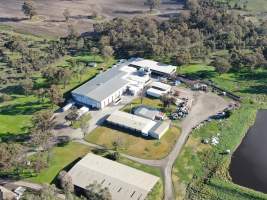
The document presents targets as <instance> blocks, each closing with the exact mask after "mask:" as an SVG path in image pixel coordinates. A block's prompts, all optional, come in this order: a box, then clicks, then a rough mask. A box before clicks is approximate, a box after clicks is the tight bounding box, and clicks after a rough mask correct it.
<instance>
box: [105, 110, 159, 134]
mask: <svg viewBox="0 0 267 200" xmlns="http://www.w3.org/2000/svg"><path fill="white" fill-rule="evenodd" d="M107 122H108V123H110V124H113V125H117V126H120V127H122V128H126V129H130V130H132V131H135V132H138V133H141V134H142V135H144V136H148V135H149V131H150V129H152V127H154V126H155V125H156V122H154V121H153V120H150V119H146V118H143V117H140V116H137V115H133V114H130V113H126V112H122V111H115V112H114V113H112V114H111V115H110V116H109V117H108V118H107Z"/></svg>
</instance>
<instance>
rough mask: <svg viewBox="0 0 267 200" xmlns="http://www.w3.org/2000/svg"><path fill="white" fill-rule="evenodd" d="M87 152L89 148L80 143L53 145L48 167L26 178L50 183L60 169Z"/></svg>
mask: <svg viewBox="0 0 267 200" xmlns="http://www.w3.org/2000/svg"><path fill="white" fill-rule="evenodd" d="M89 152H90V148H89V147H88V146H86V145H82V144H80V143H70V144H68V145H66V146H63V147H54V148H53V149H52V152H51V160H50V162H49V167H48V168H46V169H44V170H42V171H41V172H40V173H39V174H38V175H37V176H36V177H32V178H29V179H27V180H29V181H33V182H36V183H41V184H43V183H51V182H52V181H53V180H54V178H55V177H56V176H57V174H58V173H59V172H60V171H61V170H63V169H64V168H65V167H68V166H69V165H70V164H71V163H72V162H74V161H76V160H77V159H79V158H82V157H83V156H84V155H86V154H87V153H89Z"/></svg>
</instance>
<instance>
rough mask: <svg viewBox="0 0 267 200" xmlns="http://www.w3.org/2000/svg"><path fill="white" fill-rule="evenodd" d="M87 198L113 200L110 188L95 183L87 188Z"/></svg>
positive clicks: (91, 199)
mask: <svg viewBox="0 0 267 200" xmlns="http://www.w3.org/2000/svg"><path fill="white" fill-rule="evenodd" d="M85 196H86V197H87V198H88V199H90V200H111V199H112V198H111V194H110V191H109V190H108V188H106V187H105V188H102V185H101V184H98V183H97V182H94V183H92V184H90V185H88V186H87V187H86V191H85Z"/></svg>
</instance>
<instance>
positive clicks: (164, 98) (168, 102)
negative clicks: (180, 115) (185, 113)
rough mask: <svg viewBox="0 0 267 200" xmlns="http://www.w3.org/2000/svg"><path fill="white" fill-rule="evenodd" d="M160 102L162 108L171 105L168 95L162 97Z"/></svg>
mask: <svg viewBox="0 0 267 200" xmlns="http://www.w3.org/2000/svg"><path fill="white" fill-rule="evenodd" d="M160 100H161V101H162V103H163V107H164V108H168V107H169V106H170V105H171V104H172V101H173V100H172V97H171V96H170V95H163V96H162V97H161V98H160Z"/></svg>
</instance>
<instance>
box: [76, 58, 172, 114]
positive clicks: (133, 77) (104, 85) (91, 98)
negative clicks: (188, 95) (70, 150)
mask: <svg viewBox="0 0 267 200" xmlns="http://www.w3.org/2000/svg"><path fill="white" fill-rule="evenodd" d="M147 68H148V69H149V70H150V71H151V72H154V73H157V74H158V75H160V76H171V75H172V74H173V73H175V71H176V67H174V66H170V65H164V64H160V63H158V62H155V61H151V60H145V59H141V58H136V59H130V60H129V61H126V62H125V63H121V64H118V65H115V66H113V67H112V68H111V69H109V70H107V71H105V72H103V73H101V74H99V75H97V76H96V77H95V78H94V79H92V80H90V81H88V82H86V83H85V84H83V85H82V86H80V87H78V88H77V89H75V90H73V91H72V97H73V99H74V100H75V101H76V102H78V103H80V104H83V105H85V106H89V107H93V108H98V109H102V108H104V107H106V106H107V105H109V104H111V103H112V102H114V101H116V100H117V99H118V98H119V97H120V96H121V95H122V94H123V93H124V92H125V91H126V90H128V91H130V92H131V93H132V94H133V95H136V94H137V93H138V92H140V91H141V90H142V89H143V88H144V86H145V85H146V84H147V83H148V82H149V80H150V77H149V75H148V74H146V73H140V69H147Z"/></svg>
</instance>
